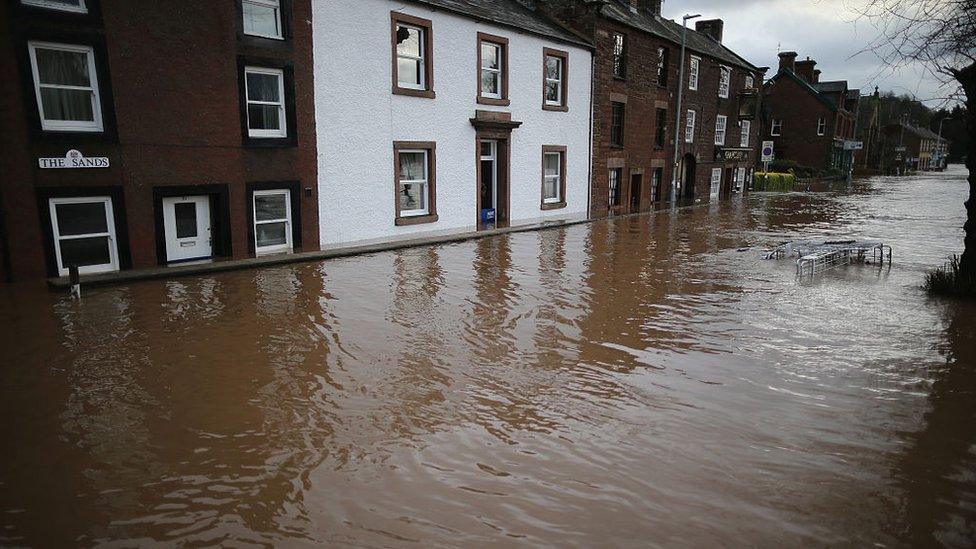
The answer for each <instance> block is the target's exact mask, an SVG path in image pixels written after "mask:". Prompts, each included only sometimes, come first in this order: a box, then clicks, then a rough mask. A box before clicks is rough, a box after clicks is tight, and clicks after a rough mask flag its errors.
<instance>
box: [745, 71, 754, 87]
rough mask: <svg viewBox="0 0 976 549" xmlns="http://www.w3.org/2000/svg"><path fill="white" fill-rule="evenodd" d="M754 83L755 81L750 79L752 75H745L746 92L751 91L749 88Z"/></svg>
mask: <svg viewBox="0 0 976 549" xmlns="http://www.w3.org/2000/svg"><path fill="white" fill-rule="evenodd" d="M755 82H756V81H755V80H753V78H752V75H751V74H750V75H746V85H745V88H746V89H747V90H748V89H751V88H752V87H753V85H754V84H755Z"/></svg>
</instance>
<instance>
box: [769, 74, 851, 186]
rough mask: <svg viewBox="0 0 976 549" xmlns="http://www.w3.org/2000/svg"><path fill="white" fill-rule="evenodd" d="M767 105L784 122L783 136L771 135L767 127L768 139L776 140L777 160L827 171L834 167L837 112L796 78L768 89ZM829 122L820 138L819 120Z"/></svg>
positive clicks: (781, 78)
mask: <svg viewBox="0 0 976 549" xmlns="http://www.w3.org/2000/svg"><path fill="white" fill-rule="evenodd" d="M763 103H764V105H765V108H766V109H767V112H769V116H770V118H771V119H772V118H779V119H781V120H783V130H782V132H781V133H782V135H781V136H779V137H775V136H771V135H770V129H771V128H770V126H771V120H770V123H769V124H766V127H765V128H764V129H765V134H764V135H763V137H762V138H763V139H764V140H772V141H773V143H774V145H775V151H776V158H777V159H779V160H793V161H795V162H798V163H799V164H801V165H804V166H811V167H815V168H826V167H828V166H829V165H830V156H831V151H832V150H833V140H834V134H835V132H837V129H838V128H837V113H836V112H835V111H832V110H831V109H830V108H829V107H827V106H826V105H824V104H823V102H821V101H820V100H818V99H817V98H816V97H815V96H814V95H812V94H811V93H809V92H808V91H806V90H805V89H804V88H802V87H801V86H800V84H798V83H797V82H796V81H794V80H793V79H791V78H789V77H786V76H781V77H780V78H778V79H776V81H774V82H773V84H772V85H771V86H769V87H767V88H766V90H765V92H764V97H763ZM820 118H824V119H825V120H826V121H827V131H826V132H824V135H822V136H818V135H817V121H818V119H820Z"/></svg>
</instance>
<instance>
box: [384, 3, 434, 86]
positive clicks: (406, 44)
mask: <svg viewBox="0 0 976 549" xmlns="http://www.w3.org/2000/svg"><path fill="white" fill-rule="evenodd" d="M390 18H391V21H392V33H393V44H394V45H393V60H394V61H393V93H396V94H400V95H413V96H418V97H428V98H433V97H434V92H433V89H434V82H433V80H434V75H433V63H432V55H431V53H432V52H431V50H432V46H433V32H432V28H431V22H430V21H428V20H427V19H421V18H419V17H413V16H410V15H406V14H403V13H397V12H391V13H390Z"/></svg>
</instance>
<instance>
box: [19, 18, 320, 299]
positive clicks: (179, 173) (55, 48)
mask: <svg viewBox="0 0 976 549" xmlns="http://www.w3.org/2000/svg"><path fill="white" fill-rule="evenodd" d="M311 15H312V14H311V5H310V2H309V0H230V1H226V2H154V1H150V0H58V1H52V0H8V1H5V2H2V3H0V81H3V82H4V83H5V85H4V93H3V94H2V96H0V113H3V117H2V119H0V124H2V131H0V143H2V147H0V148H2V149H3V151H4V154H3V155H0V255H2V261H0V279H6V280H24V279H31V278H35V279H36V278H41V277H46V276H63V275H66V274H67V272H68V269H69V267H70V266H72V265H75V266H77V267H78V268H79V271H80V272H81V273H82V274H86V273H99V272H106V271H115V270H120V269H132V268H136V269H138V268H147V267H154V266H158V265H168V264H174V263H180V262H186V261H199V260H211V259H218V258H244V257H249V256H254V255H261V254H265V253H281V252H288V251H293V250H303V249H315V248H317V247H318V244H319V231H318V196H317V195H318V188H317V185H316V181H317V177H316V168H317V164H316V162H315V158H316V152H315V139H314V101H313V93H312V89H313V86H312V33H311V28H310V27H309V26H308V25H307V24H306V23H305V22H306V21H307V20H308V19H309V18H310V17H311ZM6 83H10V84H11V85H9V86H7V85H6Z"/></svg>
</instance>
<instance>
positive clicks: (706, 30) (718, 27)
mask: <svg viewBox="0 0 976 549" xmlns="http://www.w3.org/2000/svg"><path fill="white" fill-rule="evenodd" d="M695 30H696V31H698V32H700V33H702V34H707V35H708V36H711V37H712V39H713V40H715V41H716V42H718V43H719V44H721V43H722V31H723V30H725V22H724V21H722V20H721V19H709V20H708V21H699V22H697V23H695Z"/></svg>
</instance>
